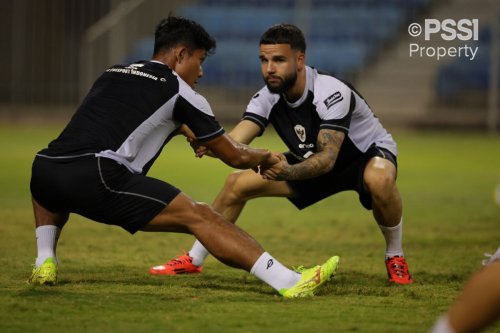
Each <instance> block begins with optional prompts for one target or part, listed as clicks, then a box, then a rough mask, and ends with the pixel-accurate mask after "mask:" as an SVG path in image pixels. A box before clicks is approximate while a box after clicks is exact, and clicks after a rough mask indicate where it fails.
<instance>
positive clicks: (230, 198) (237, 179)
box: [222, 171, 246, 203]
mask: <svg viewBox="0 0 500 333" xmlns="http://www.w3.org/2000/svg"><path fill="white" fill-rule="evenodd" d="M244 175H245V174H244V172H241V171H236V172H233V173H231V174H229V176H227V178H226V182H225V183H224V187H223V189H222V194H223V199H224V201H225V202H226V203H234V202H239V201H242V200H245V193H246V191H245V186H244V182H243V181H242V179H243V178H244V177H245V176H244Z"/></svg>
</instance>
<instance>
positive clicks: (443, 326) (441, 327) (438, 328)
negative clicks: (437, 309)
mask: <svg viewBox="0 0 500 333" xmlns="http://www.w3.org/2000/svg"><path fill="white" fill-rule="evenodd" d="M429 333H456V331H455V330H454V329H453V327H451V325H450V320H449V319H448V315H446V314H445V315H442V316H441V317H440V318H439V319H438V320H437V321H436V323H435V324H434V327H432V329H431V330H430V331H429Z"/></svg>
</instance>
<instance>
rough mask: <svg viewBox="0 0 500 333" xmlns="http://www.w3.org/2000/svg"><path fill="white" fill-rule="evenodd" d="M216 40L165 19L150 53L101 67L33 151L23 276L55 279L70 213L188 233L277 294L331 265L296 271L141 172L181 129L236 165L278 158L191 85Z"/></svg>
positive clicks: (318, 278)
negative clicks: (234, 128) (31, 221)
mask: <svg viewBox="0 0 500 333" xmlns="http://www.w3.org/2000/svg"><path fill="white" fill-rule="evenodd" d="M214 48H215V40H214V39H213V38H212V37H211V36H210V35H209V34H208V33H207V32H206V31H205V29H203V28H202V27H201V26H200V25H199V24H197V23H196V22H193V21H191V20H187V19H184V18H179V17H169V18H167V19H165V20H163V21H162V22H161V23H160V24H159V25H158V27H157V29H156V33H155V48H154V54H153V58H152V60H151V61H139V62H135V63H132V64H129V65H116V66H113V67H111V68H109V69H107V70H106V71H105V72H104V74H102V75H101V77H99V78H98V79H97V81H96V82H95V83H94V85H93V87H92V89H91V90H90V92H89V94H88V95H87V97H86V98H85V99H84V101H83V102H82V104H81V105H80V107H79V108H78V110H77V111H76V113H75V114H74V116H73V118H72V119H71V121H70V122H69V124H68V125H67V126H66V128H65V129H64V130H63V132H62V133H61V134H60V135H59V137H58V138H57V139H55V140H54V141H52V142H51V143H50V144H49V146H48V148H46V149H43V150H42V151H40V152H39V153H38V154H37V155H36V157H35V160H34V162H33V169H32V178H31V193H32V201H33V208H34V215H35V221H36V237H37V247H38V257H37V259H36V263H35V268H34V269H33V272H32V275H31V277H30V279H29V280H28V282H29V283H31V284H35V285H37V284H49V285H50V284H55V283H56V281H57V258H56V245H57V240H58V237H59V233H60V231H61V229H62V227H63V226H64V224H65V223H66V221H67V220H68V217H69V214H70V213H76V214H80V215H82V216H85V217H87V218H89V219H92V220H94V221H97V222H100V223H105V224H111V225H117V226H120V227H122V228H124V229H125V230H127V231H128V232H130V233H132V234H133V233H135V232H137V231H139V230H140V231H161V232H183V233H190V234H193V235H195V236H196V237H197V239H199V240H200V241H201V243H203V244H204V246H205V247H206V248H207V249H208V251H210V253H212V254H213V255H214V256H215V257H216V258H218V259H219V260H220V261H222V262H223V263H225V264H227V265H229V266H233V267H237V268H242V269H245V270H247V271H249V272H251V273H252V274H254V275H255V276H257V277H258V278H259V279H261V280H263V281H264V282H266V283H268V284H269V285H271V286H272V287H273V288H275V289H276V290H278V291H279V292H280V294H281V295H283V296H284V297H299V296H307V295H311V294H313V291H314V290H315V289H316V288H317V287H318V286H319V285H321V284H323V283H324V282H325V281H327V280H328V279H330V277H331V276H332V275H333V274H334V272H335V270H336V268H337V265H338V257H332V258H330V259H329V260H328V261H327V262H326V263H325V264H323V265H322V266H316V267H313V268H310V269H306V270H302V271H301V272H296V271H292V270H290V269H287V268H286V267H284V266H283V265H281V264H280V263H279V262H278V261H277V260H276V259H275V258H273V257H272V256H271V255H269V254H268V253H267V252H264V250H263V249H262V247H261V246H260V245H259V244H258V243H257V242H256V241H255V240H254V239H253V238H251V237H250V236H249V235H248V234H246V233H245V232H244V231H242V230H241V229H239V228H237V227H236V226H235V225H234V224H232V223H229V222H228V221H226V220H225V219H224V218H223V217H222V216H221V215H220V214H218V213H216V212H215V211H214V210H213V209H212V208H211V207H210V206H208V205H206V204H203V203H199V202H196V201H194V200H193V199H191V198H190V197H188V196H187V195H186V194H184V193H182V192H181V191H180V190H179V189H178V188H176V187H174V186H172V185H170V184H169V183H166V182H164V181H161V180H158V179H154V178H150V177H147V176H146V173H147V171H148V170H149V168H150V167H151V165H152V164H153V162H154V161H155V159H156V158H157V157H158V155H159V153H160V152H161V150H162V148H163V147H164V146H165V144H166V143H167V142H168V141H169V140H170V139H171V138H172V137H173V136H174V135H175V134H177V133H178V132H179V131H180V132H182V133H184V134H185V135H189V136H190V137H192V138H196V140H197V141H198V142H200V143H202V144H203V145H204V146H206V147H207V148H208V149H210V151H212V152H213V154H214V155H215V156H217V157H218V158H220V159H221V160H222V161H223V162H225V163H226V164H228V165H230V166H232V167H234V168H239V169H248V168H254V169H257V168H258V167H259V166H260V167H262V168H264V169H266V168H269V167H271V165H273V164H274V163H277V162H279V159H278V158H277V157H276V156H275V155H273V154H271V152H269V151H268V150H264V149H254V148H251V147H249V146H247V145H244V144H241V143H237V142H235V141H234V140H232V139H231V138H230V137H229V136H227V135H226V134H225V133H224V129H223V128H222V127H221V126H220V124H219V123H218V122H217V120H216V119H215V117H214V115H213V113H212V110H211V108H210V106H209V104H208V103H207V101H206V100H205V98H203V97H202V96H201V95H199V94H197V93H196V92H195V91H194V90H193V88H194V87H195V85H196V83H197V80H198V79H199V78H200V77H201V76H202V62H203V61H204V59H205V58H206V56H207V54H208V53H209V52H210V51H212V50H213V49H214ZM252 172H253V171H252Z"/></svg>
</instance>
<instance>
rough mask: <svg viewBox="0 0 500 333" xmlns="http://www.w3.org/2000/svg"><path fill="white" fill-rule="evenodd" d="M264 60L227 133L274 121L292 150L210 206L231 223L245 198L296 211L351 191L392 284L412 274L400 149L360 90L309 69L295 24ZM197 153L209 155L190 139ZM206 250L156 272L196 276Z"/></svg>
mask: <svg viewBox="0 0 500 333" xmlns="http://www.w3.org/2000/svg"><path fill="white" fill-rule="evenodd" d="M259 45H260V49H259V59H260V63H261V71H262V75H263V78H264V81H265V83H266V86H265V87H264V88H262V89H261V90H260V91H259V92H257V94H255V95H254V96H253V98H252V99H251V101H250V103H249V104H248V106H247V109H246V112H245V113H244V114H243V118H242V120H241V121H240V122H239V123H238V124H237V125H236V127H235V128H234V129H233V130H232V131H231V133H230V134H229V135H230V136H231V137H232V138H233V139H234V140H236V141H238V142H240V143H245V144H248V143H250V142H251V141H252V140H253V139H254V138H256V137H257V136H260V135H262V133H263V132H264V130H265V128H266V127H267V125H268V124H272V125H273V126H274V128H275V129H276V131H277V133H278V134H279V136H280V137H281V139H282V140H283V142H284V143H285V144H286V145H287V147H288V149H289V152H287V153H284V154H280V155H279V158H280V162H279V163H277V164H275V165H273V166H271V167H269V168H266V169H263V168H261V175H259V174H256V173H255V172H253V171H251V170H250V171H241V172H234V173H232V174H231V175H229V177H228V178H227V180H226V183H225V184H224V187H223V188H222V190H221V191H220V193H219V194H218V196H217V198H216V199H215V201H214V203H213V207H214V208H215V210H217V211H218V212H219V213H221V214H222V215H223V216H224V217H226V218H227V219H228V220H229V221H232V222H233V223H234V222H236V219H237V218H238V216H239V215H240V213H241V211H242V210H243V207H244V206H245V204H246V203H247V201H248V200H250V199H253V198H258V197H286V198H287V199H288V200H290V201H291V202H292V203H293V204H294V205H295V206H296V207H297V208H298V209H303V208H305V207H308V206H310V205H312V204H314V203H316V202H318V201H320V200H322V199H324V198H327V197H329V196H331V195H334V194H336V193H339V192H342V191H347V190H354V191H356V192H357V193H358V194H359V200H360V202H361V204H362V205H363V207H365V208H366V209H369V210H373V216H374V218H375V220H376V222H377V224H378V225H379V227H380V229H381V231H382V233H383V235H384V238H385V241H386V245H387V246H386V251H385V264H386V268H387V273H388V276H389V282H391V283H396V284H409V283H411V282H412V281H413V280H412V277H411V275H410V273H409V271H408V265H407V263H406V260H405V258H404V255H403V249H402V224H403V222H402V202H401V196H400V194H399V191H398V189H397V186H396V176H397V159H396V156H397V147H396V143H395V142H394V140H393V138H392V136H391V135H390V134H389V133H388V132H387V131H386V130H385V129H384V127H383V126H382V125H381V123H380V122H379V120H378V118H377V117H375V115H374V114H373V112H372V110H371V109H370V107H369V106H368V104H367V103H366V102H365V100H364V99H363V98H362V97H361V95H360V94H359V93H358V92H357V91H356V90H355V89H354V88H353V87H352V86H351V85H350V84H349V83H346V82H343V81H341V80H339V79H337V78H335V77H334V76H332V75H330V74H326V73H322V72H319V71H318V70H316V69H314V68H312V67H309V66H306V64H305V51H306V43H305V39H304V36H303V34H302V32H301V31H300V29H298V28H297V27H296V26H294V25H291V24H279V25H275V26H272V27H271V28H269V29H268V30H267V31H266V32H265V33H264V34H263V35H262V37H261V39H260V44H259ZM192 145H193V147H194V148H195V151H196V154H197V156H199V157H201V156H203V155H204V154H207V153H209V154H210V152H209V151H208V149H207V148H206V147H205V146H203V145H202V144H200V143H198V142H197V141H196V140H192ZM207 254H208V252H207V251H206V249H205V248H204V247H203V246H202V244H201V243H200V242H198V241H196V242H195V244H194V245H193V247H192V249H191V250H190V251H189V252H188V253H186V254H184V255H181V256H179V257H177V258H174V259H172V260H170V261H169V262H167V263H166V264H164V265H160V266H156V267H152V268H151V269H150V273H151V274H165V275H172V274H181V273H198V272H200V271H201V268H202V264H203V261H204V259H205V258H206V256H207Z"/></svg>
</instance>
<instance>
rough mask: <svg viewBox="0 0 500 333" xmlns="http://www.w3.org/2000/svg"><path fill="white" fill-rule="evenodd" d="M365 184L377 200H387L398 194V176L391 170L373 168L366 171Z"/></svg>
mask: <svg viewBox="0 0 500 333" xmlns="http://www.w3.org/2000/svg"><path fill="white" fill-rule="evenodd" d="M364 182H365V185H366V187H367V189H368V191H369V192H370V193H371V195H372V197H374V198H375V199H379V200H385V199H387V198H389V197H392V196H393V195H394V193H396V192H397V187H396V176H395V173H394V172H393V170H391V168H387V167H373V168H371V169H367V170H365V177H364Z"/></svg>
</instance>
